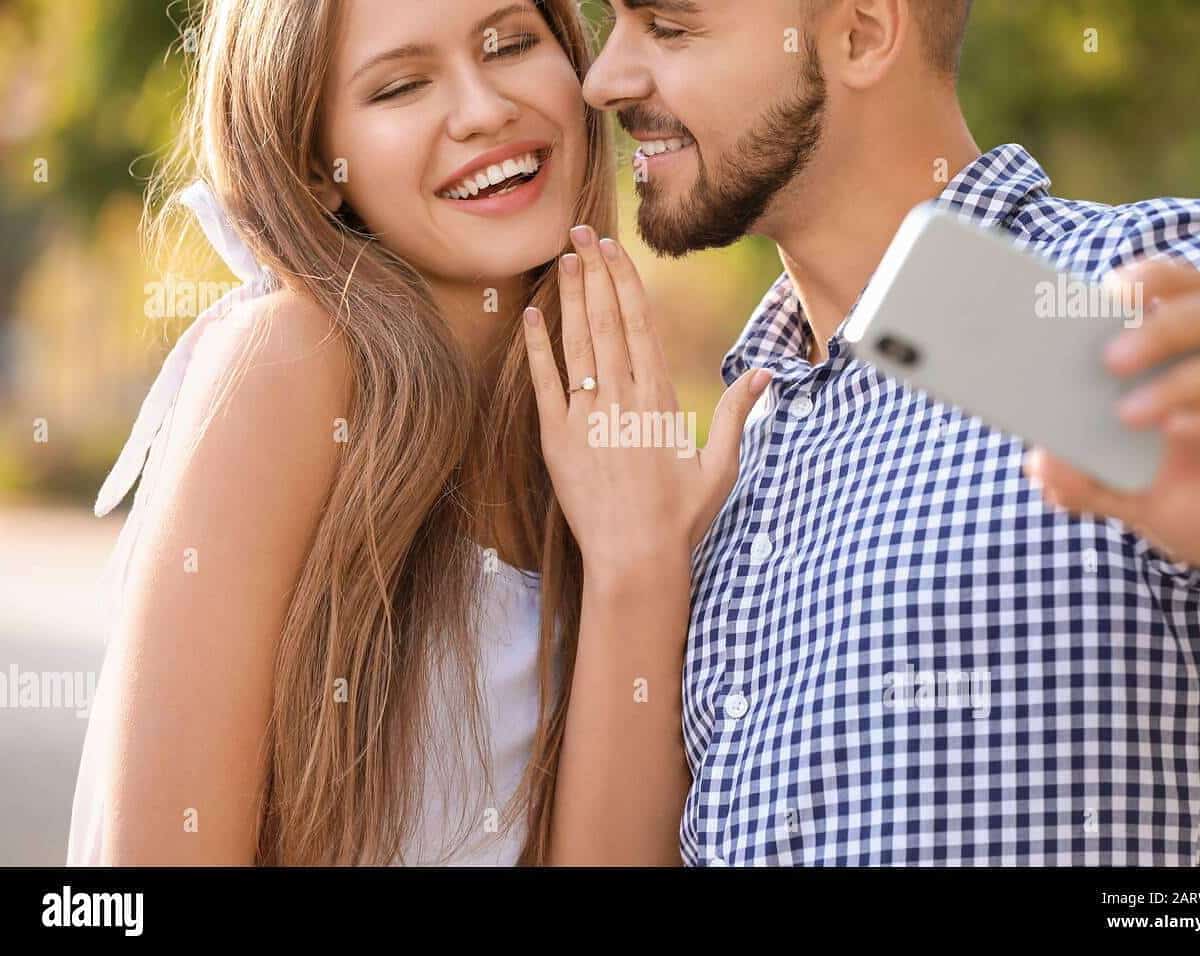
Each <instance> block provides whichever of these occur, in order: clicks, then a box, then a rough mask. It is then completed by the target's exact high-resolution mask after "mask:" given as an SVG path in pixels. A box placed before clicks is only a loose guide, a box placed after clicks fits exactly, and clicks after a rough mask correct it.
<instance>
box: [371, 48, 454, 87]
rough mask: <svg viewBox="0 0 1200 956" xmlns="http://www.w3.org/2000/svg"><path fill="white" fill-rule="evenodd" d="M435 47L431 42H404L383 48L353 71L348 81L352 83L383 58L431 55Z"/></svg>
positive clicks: (383, 59)
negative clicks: (403, 43)
mask: <svg viewBox="0 0 1200 956" xmlns="http://www.w3.org/2000/svg"><path fill="white" fill-rule="evenodd" d="M436 49H437V48H436V47H435V46H434V45H433V44H432V43H406V44H405V45H404V46H397V47H393V48H392V49H390V50H384V51H383V52H382V53H376V54H375V55H374V56H373V57H371V58H370V59H369V60H367V62H366V63H364V64H363V65H362V66H360V67H359V68H358V69H357V70H355V71H354V75H353V76H351V77H350V82H351V83H353V82H354V81H355V80H356V79H358V76H359V74H361V73H365V72H366V71H367V70H369V69H370V68H371V67H373V66H375V65H376V64H378V63H382V62H384V61H385V60H403V59H405V58H406V57H414V56H432V55H433V53H434V51H435V50H436Z"/></svg>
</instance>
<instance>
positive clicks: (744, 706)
mask: <svg viewBox="0 0 1200 956" xmlns="http://www.w3.org/2000/svg"><path fill="white" fill-rule="evenodd" d="M749 710H750V701H748V700H746V695H745V694H730V695H729V696H728V697H726V698H725V716H726V717H729V718H730V719H732V720H740V719H741V718H742V717H745V716H746V712H747V711H749Z"/></svg>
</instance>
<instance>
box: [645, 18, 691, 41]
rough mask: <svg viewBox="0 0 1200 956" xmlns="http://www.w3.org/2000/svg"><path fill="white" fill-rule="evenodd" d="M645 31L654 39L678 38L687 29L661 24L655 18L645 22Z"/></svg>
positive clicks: (684, 33) (685, 32)
mask: <svg viewBox="0 0 1200 956" xmlns="http://www.w3.org/2000/svg"><path fill="white" fill-rule="evenodd" d="M646 32H647V33H649V34H650V35H651V36H652V37H654V39H656V40H678V39H679V38H680V37H682V36H685V35H686V34H687V30H678V29H675V28H674V27H667V26H663V25H662V24H661V23H659V22H658V21H657V20H655V19H651V20H650V21H648V22H647V24H646Z"/></svg>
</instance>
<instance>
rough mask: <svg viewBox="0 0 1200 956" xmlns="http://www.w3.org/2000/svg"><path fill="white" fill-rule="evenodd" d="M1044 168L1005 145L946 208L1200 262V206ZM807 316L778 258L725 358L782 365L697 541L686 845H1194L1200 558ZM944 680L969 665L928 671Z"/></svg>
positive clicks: (928, 848) (787, 848) (1174, 848)
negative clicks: (1132, 194) (899, 678)
mask: <svg viewBox="0 0 1200 956" xmlns="http://www.w3.org/2000/svg"><path fill="white" fill-rule="evenodd" d="M1048 186H1049V180H1048V179H1047V177H1046V174H1045V173H1044V172H1043V171H1042V169H1041V167H1040V166H1039V165H1038V164H1037V163H1036V162H1035V161H1034V160H1033V158H1032V157H1031V156H1029V154H1028V153H1027V152H1026V151H1025V150H1024V149H1022V148H1021V147H1019V146H1016V145H1008V146H1003V147H1000V148H998V149H995V150H993V151H992V152H990V153H987V154H986V155H984V156H982V157H981V158H979V159H978V160H977V161H975V162H974V163H972V164H971V165H970V166H969V167H968V168H967V169H965V170H964V171H962V172H961V173H960V174H959V175H958V176H957V177H955V179H954V180H953V181H952V182H950V183H949V185H948V186H947V188H946V190H945V191H944V193H943V194H942V196H941V198H940V200H939V202H941V203H942V204H943V205H945V206H948V207H951V208H956V209H958V210H960V211H962V212H965V213H968V214H970V215H971V216H973V217H974V218H976V219H978V220H979V221H981V222H982V223H984V224H985V225H987V226H991V227H996V228H999V229H1002V230H1005V231H1006V232H1008V233H1009V234H1011V235H1012V236H1014V237H1016V238H1017V239H1018V240H1019V241H1021V242H1022V243H1023V244H1025V245H1027V246H1028V247H1030V248H1033V249H1036V250H1038V251H1040V252H1041V253H1042V254H1044V255H1046V256H1048V257H1050V258H1051V259H1052V260H1054V261H1055V262H1056V263H1057V264H1058V266H1060V267H1062V268H1066V269H1069V270H1070V271H1073V272H1075V273H1078V274H1083V275H1086V276H1088V277H1090V278H1092V279H1098V278H1099V277H1100V276H1102V275H1103V274H1104V273H1105V272H1107V271H1109V270H1110V269H1112V268H1114V267H1116V266H1118V265H1121V264H1123V263H1126V262H1128V261H1130V260H1133V259H1136V258H1140V257H1143V256H1150V255H1159V254H1170V255H1175V256H1179V257H1182V258H1184V259H1186V260H1187V261H1189V262H1190V263H1192V264H1193V265H1196V266H1198V267H1200V202H1196V201H1194V200H1182V199H1156V200H1152V201H1149V202H1141V203H1136V204H1133V205H1128V206H1121V207H1115V208H1114V207H1109V206H1103V205H1098V204H1094V203H1084V202H1075V201H1069V200H1063V199H1058V198H1055V197H1052V196H1050V195H1049V193H1048V192H1047V188H1048ZM843 328H844V325H843ZM809 334H810V333H809V330H808V326H807V323H806V322H805V321H804V320H803V317H802V315H801V313H800V310H799V306H798V302H797V299H796V297H795V295H794V293H793V291H792V288H791V285H790V282H789V280H788V278H787V275H786V274H785V275H783V276H782V277H781V278H780V279H779V280H778V281H777V282H776V283H775V285H774V286H773V288H772V289H771V290H770V291H769V292H768V294H767V295H766V297H765V298H764V300H763V302H762V304H761V306H760V307H759V309H758V310H757V311H756V313H755V315H754V316H753V318H752V319H751V321H750V323H749V325H748V326H747V328H746V331H745V332H744V333H743V334H742V336H741V338H740V339H739V341H738V343H737V344H736V346H735V347H734V348H733V350H732V351H731V352H730V353H729V355H728V356H727V357H726V360H725V364H724V367H723V374H724V377H725V379H726V381H727V382H732V381H733V379H734V378H735V377H736V376H738V375H739V374H740V373H741V372H742V371H744V370H745V369H747V368H749V367H751V366H766V367H769V368H771V369H772V370H773V371H774V373H775V379H774V381H773V383H772V384H771V386H770V389H769V391H768V393H767V396H766V397H765V398H764V400H763V401H762V403H760V406H759V408H758V409H757V410H756V414H755V416H754V417H752V420H751V421H750V422H749V423H748V425H747V428H746V435H745V439H744V442H743V449H742V467H741V475H740V477H739V479H738V482H737V485H736V487H735V489H734V491H733V494H732V495H731V497H730V499H729V501H728V503H727V504H726V506H725V507H724V509H723V510H722V512H721V514H720V515H719V516H718V518H717V520H716V522H715V523H714V525H713V527H712V529H711V530H710V532H709V534H708V536H707V537H706V538H705V540H704V541H703V542H702V543H701V545H700V547H699V548H698V549H697V550H696V553H695V574H694V584H693V610H692V623H691V633H690V639H689V646H688V652H687V660H686V667H685V673H684V732H685V739H686V747H687V756H688V760H689V762H690V765H691V770H692V773H693V776H694V784H693V786H692V789H691V792H690V793H689V795H688V798H687V804H686V807H685V811H684V817H683V820H682V824H681V827H680V839H681V848H682V855H683V859H684V861H685V862H686V863H688V864H692V865H722V864H732V865H746V864H748V865H761V864H804V865H866V866H870V865H1023V864H1029V865H1060V864H1072V865H1080V864H1082V865H1091V864H1095V865H1114V866H1119V865H1135V864H1136V865H1181V866H1182V865H1197V864H1198V863H1200V571H1197V570H1195V569H1191V568H1188V567H1186V566H1183V565H1179V564H1174V563H1171V561H1170V560H1169V559H1168V558H1167V557H1166V556H1164V555H1162V554H1160V553H1158V552H1156V551H1155V550H1154V549H1153V548H1152V547H1150V546H1149V545H1148V544H1147V543H1146V542H1145V541H1144V540H1142V539H1140V538H1138V537H1137V536H1136V535H1135V534H1133V533H1131V532H1130V531H1129V530H1128V529H1127V528H1125V527H1124V526H1122V525H1121V524H1119V523H1118V522H1116V521H1113V520H1101V519H1098V520H1079V519H1076V518H1073V517H1070V516H1068V515H1066V514H1064V513H1059V512H1056V511H1053V510H1050V509H1048V508H1047V507H1046V506H1045V505H1044V504H1043V503H1042V502H1041V500H1040V498H1039V496H1038V494H1037V492H1036V491H1035V490H1034V489H1033V488H1032V487H1031V485H1030V484H1029V483H1028V482H1027V481H1026V480H1025V478H1024V477H1023V475H1022V473H1021V460H1022V451H1023V447H1022V444H1021V443H1020V442H1019V441H1018V440H1016V439H1014V438H1013V437H1011V436H1007V435H1004V434H1000V433H997V432H995V431H992V430H990V429H989V428H987V427H985V426H984V425H983V424H982V423H981V422H980V421H978V420H977V419H973V418H970V417H967V416H965V415H964V414H960V413H959V412H958V411H956V410H955V409H954V408H952V407H947V406H944V405H941V404H936V403H934V402H932V401H931V400H929V399H928V398H927V397H925V396H923V395H922V394H918V393H915V392H912V391H909V390H907V389H905V388H904V387H902V386H900V385H898V384H897V383H895V382H894V381H892V380H890V379H886V378H884V377H883V376H881V375H880V374H879V373H877V372H876V371H875V370H874V369H872V368H871V367H870V366H867V365H865V364H864V363H862V362H859V361H857V360H854V359H853V358H851V357H850V356H849V355H848V354H847V351H846V346H845V342H844V339H843V338H842V336H841V332H840V331H839V334H838V335H837V336H835V338H834V339H833V340H831V343H830V350H829V359H828V361H827V362H825V363H823V364H820V365H818V366H816V367H813V366H811V365H809V364H808V363H807V362H806V361H804V360H803V359H802V358H800V357H798V356H801V355H804V354H807V353H806V351H805V349H804V348H803V346H804V345H805V342H806V337H807V336H808V335H809ZM1013 387H1014V388H1019V387H1020V383H1019V382H1014V383H1013ZM1063 387H1064V388H1069V387H1070V383H1066V382H1064V383H1063ZM898 673H899V674H909V675H910V676H909V682H908V683H907V684H904V685H901V686H902V687H903V688H905V689H904V691H903V692H902V693H901V692H898V691H897V686H898V685H897V683H896V676H895V675H896V674H898ZM972 677H974V679H975V683H974V684H973V685H972V684H971V683H970V680H971V678H972ZM939 678H940V679H941V680H943V681H944V680H947V679H965V680H966V681H967V683H965V684H960V685H958V686H959V689H960V691H961V693H959V694H958V695H949V696H948V695H947V694H946V693H945V684H942V693H941V696H940V698H939V697H938V695H937V692H936V690H935V693H934V694H933V695H932V696H928V695H926V694H924V693H923V692H922V693H916V692H915V691H914V690H913V689H912V688H914V687H915V686H916V685H917V684H921V685H922V686H924V687H929V686H930V685H929V684H928V682H929V681H935V682H936V681H938V680H939ZM935 687H936V685H935Z"/></svg>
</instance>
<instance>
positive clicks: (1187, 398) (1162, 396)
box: [1119, 357, 1200, 428]
mask: <svg viewBox="0 0 1200 956" xmlns="http://www.w3.org/2000/svg"><path fill="white" fill-rule="evenodd" d="M1189 409H1192V410H1195V409H1200V357H1198V358H1194V359H1186V360H1184V361H1182V362H1179V363H1178V364H1177V365H1174V366H1172V367H1171V369H1170V370H1169V371H1167V372H1166V373H1164V374H1163V375H1161V376H1159V377H1158V378H1156V379H1154V380H1153V381H1151V382H1147V383H1146V384H1145V385H1143V386H1142V387H1141V388H1139V389H1137V390H1136V391H1134V392H1132V393H1131V394H1129V395H1127V396H1125V398H1123V399H1122V400H1121V404H1120V406H1119V410H1120V414H1121V418H1122V419H1123V420H1124V421H1125V423H1126V424H1127V425H1132V426H1133V427H1134V428H1144V427H1148V426H1150V425H1157V424H1159V423H1160V422H1162V421H1163V419H1165V418H1166V417H1167V416H1168V415H1170V414H1172V413H1174V412H1181V411H1188V410H1189Z"/></svg>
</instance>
